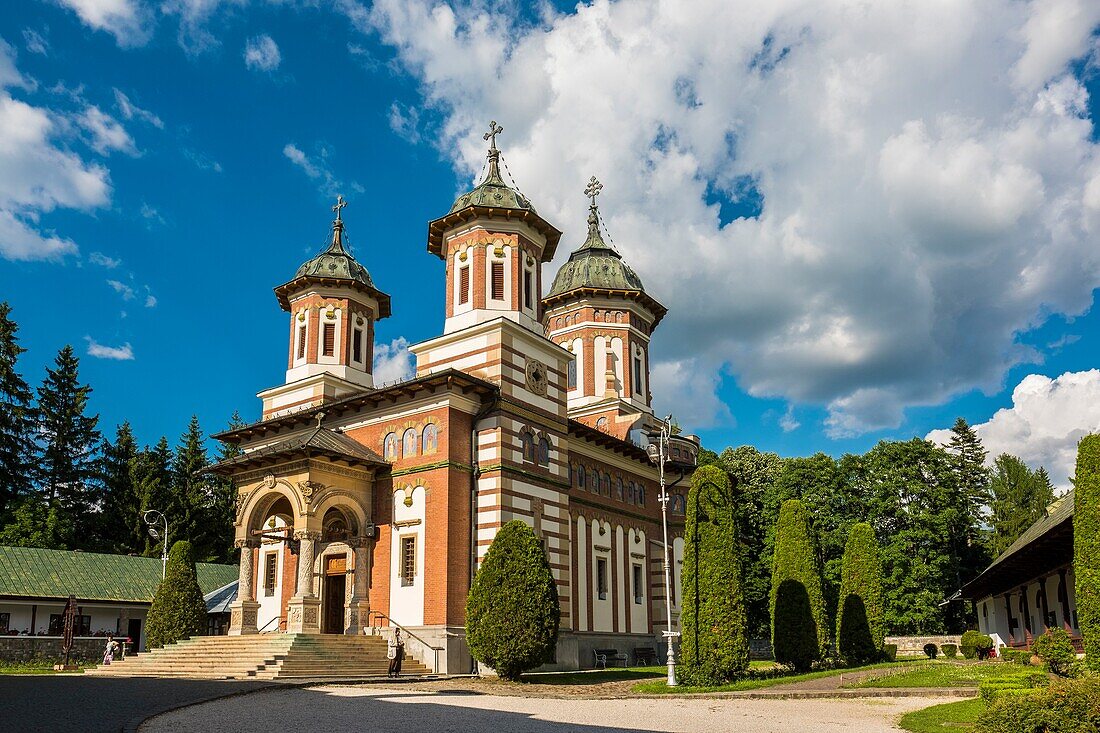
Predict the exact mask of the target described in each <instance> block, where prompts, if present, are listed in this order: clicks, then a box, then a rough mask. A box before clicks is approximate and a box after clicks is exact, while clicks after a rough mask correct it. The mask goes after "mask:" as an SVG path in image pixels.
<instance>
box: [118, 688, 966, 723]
mask: <svg viewBox="0 0 1100 733" xmlns="http://www.w3.org/2000/svg"><path fill="white" fill-rule="evenodd" d="M946 701H947V700H945V699H937V698H913V697H909V698H876V699H849V700H745V699H698V698H697V699H604V700H593V699H564V700H563V699H553V698H528V697H514V696H497V695H480V694H469V693H465V694H463V693H462V692H461V691H458V690H453V689H443V690H440V691H438V692H431V691H425V690H413V689H380V688H378V687H375V686H370V685H364V686H335V685H334V686H324V687H314V688H306V689H298V688H293V689H287V688H283V689H273V690H264V691H261V692H257V693H253V694H250V695H244V696H239V697H231V698H226V699H222V700H215V701H213V702H208V703H203V704H201V705H196V706H193V707H189V708H185V709H182V710H177V711H175V712H171V713H167V714H165V715H162V716H159V717H157V718H154V719H152V720H150V721H148V722H146V723H145V724H144V725H142V726H141V728H140V731H141V733H194V732H197V731H235V732H236V733H251V732H253V731H254V732H255V733H270V731H272V730H299V729H301V730H324V731H363V730H372V731H379V732H380V733H422V732H423V731H426V730H431V731H436V732H438V733H462V732H465V731H470V732H474V731H476V732H477V733H513V732H515V733H519V732H521V731H522V732H523V733H574V732H575V731H608V732H609V733H610V732H611V731H622V730H637V731H683V732H684V733H729V731H738V733H788V732H796V733H807V732H808V731H813V732H814V733H820V732H821V731H825V732H827V731H844V733H880V731H896V730H899V729H898V728H897V726H896V725H895V724H894V723H895V721H896V720H897V719H898V718H899V717H900V716H901V715H902V714H903V713H906V712H909V711H910V710H916V709H918V708H922V707H927V706H929V705H934V704H936V703H939V702H946Z"/></svg>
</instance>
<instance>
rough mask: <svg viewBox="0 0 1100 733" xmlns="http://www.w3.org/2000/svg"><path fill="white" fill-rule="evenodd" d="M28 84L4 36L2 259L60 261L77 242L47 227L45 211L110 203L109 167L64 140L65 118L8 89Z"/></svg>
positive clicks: (0, 51) (0, 47) (0, 55)
mask: <svg viewBox="0 0 1100 733" xmlns="http://www.w3.org/2000/svg"><path fill="white" fill-rule="evenodd" d="M16 86H23V87H25V86H27V82H25V81H24V79H23V77H22V76H21V75H20V73H19V71H18V70H17V69H16V67H15V52H14V51H13V50H12V48H11V47H10V46H9V45H8V44H6V43H4V41H3V40H0V257H3V258H5V259H9V260H56V259H60V258H62V257H64V256H65V255H70V254H75V253H76V252H77V251H78V250H77V245H76V243H75V242H73V241H72V240H70V239H68V238H66V237H64V236H60V235H57V234H55V233H52V232H48V231H44V230H43V229H42V227H41V226H40V221H41V217H42V215H43V214H45V213H48V212H50V211H53V210H54V209H56V208H68V209H78V210H89V209H93V208H96V207H99V206H103V205H105V204H107V203H108V202H109V200H110V194H111V185H110V180H109V177H108V173H107V169H106V168H104V167H102V166H100V165H96V164H93V163H86V162H84V160H82V159H81V158H80V157H79V156H78V155H76V154H75V153H73V152H72V151H70V150H69V149H68V148H67V147H66V146H65V145H64V144H63V143H62V142H60V141H59V140H58V138H59V137H61V135H62V133H63V132H64V130H65V128H66V124H67V121H66V120H65V118H64V117H63V116H62V115H60V114H58V113H55V112H53V111H52V110H49V109H47V108H44V107H35V106H33V105H30V104H27V103H26V102H23V101H20V100H16V99H13V98H12V96H11V95H10V94H9V93H8V91H7V90H8V88H10V87H16Z"/></svg>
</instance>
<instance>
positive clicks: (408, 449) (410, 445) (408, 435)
mask: <svg viewBox="0 0 1100 733" xmlns="http://www.w3.org/2000/svg"><path fill="white" fill-rule="evenodd" d="M401 455H402V456H403V457H404V458H409V457H411V456H415V455H416V431H415V430H413V429H412V428H409V429H408V430H406V431H405V433H404V435H402V436H401Z"/></svg>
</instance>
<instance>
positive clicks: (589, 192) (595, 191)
mask: <svg viewBox="0 0 1100 733" xmlns="http://www.w3.org/2000/svg"><path fill="white" fill-rule="evenodd" d="M602 190H603V184H602V183H600V182H599V181H597V180H596V177H595V176H592V180H590V181H589V182H588V185H587V186H585V187H584V195H585V196H587V197H588V198H590V199H592V208H596V197H597V196H599V195H600V191H602Z"/></svg>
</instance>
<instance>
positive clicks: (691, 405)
mask: <svg viewBox="0 0 1100 733" xmlns="http://www.w3.org/2000/svg"><path fill="white" fill-rule="evenodd" d="M649 377H650V387H651V389H650V391H651V392H652V393H653V406H654V409H655V410H656V411H657V412H658V413H659V414H661V415H668V414H670V413H671V414H672V415H673V416H674V417H675V418H676V422H677V423H679V424H680V425H683V426H684V428H685V429H687V430H688V431H691V430H695V429H697V428H709V427H714V426H717V425H724V426H732V425H734V424H735V420H734V419H733V414H732V413H731V412H730V409H729V407H727V406H726V405H725V404H724V403H723V402H722V400H720V399H719V398H718V387H719V383H720V381H721V378H720V375H719V372H718V369H717V368H716V367H715V366H714V365H713V364H705V363H702V362H701V361H699V360H698V359H684V360H681V361H662V362H657V363H655V364H653V365H652V367H651V369H650V375H649Z"/></svg>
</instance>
